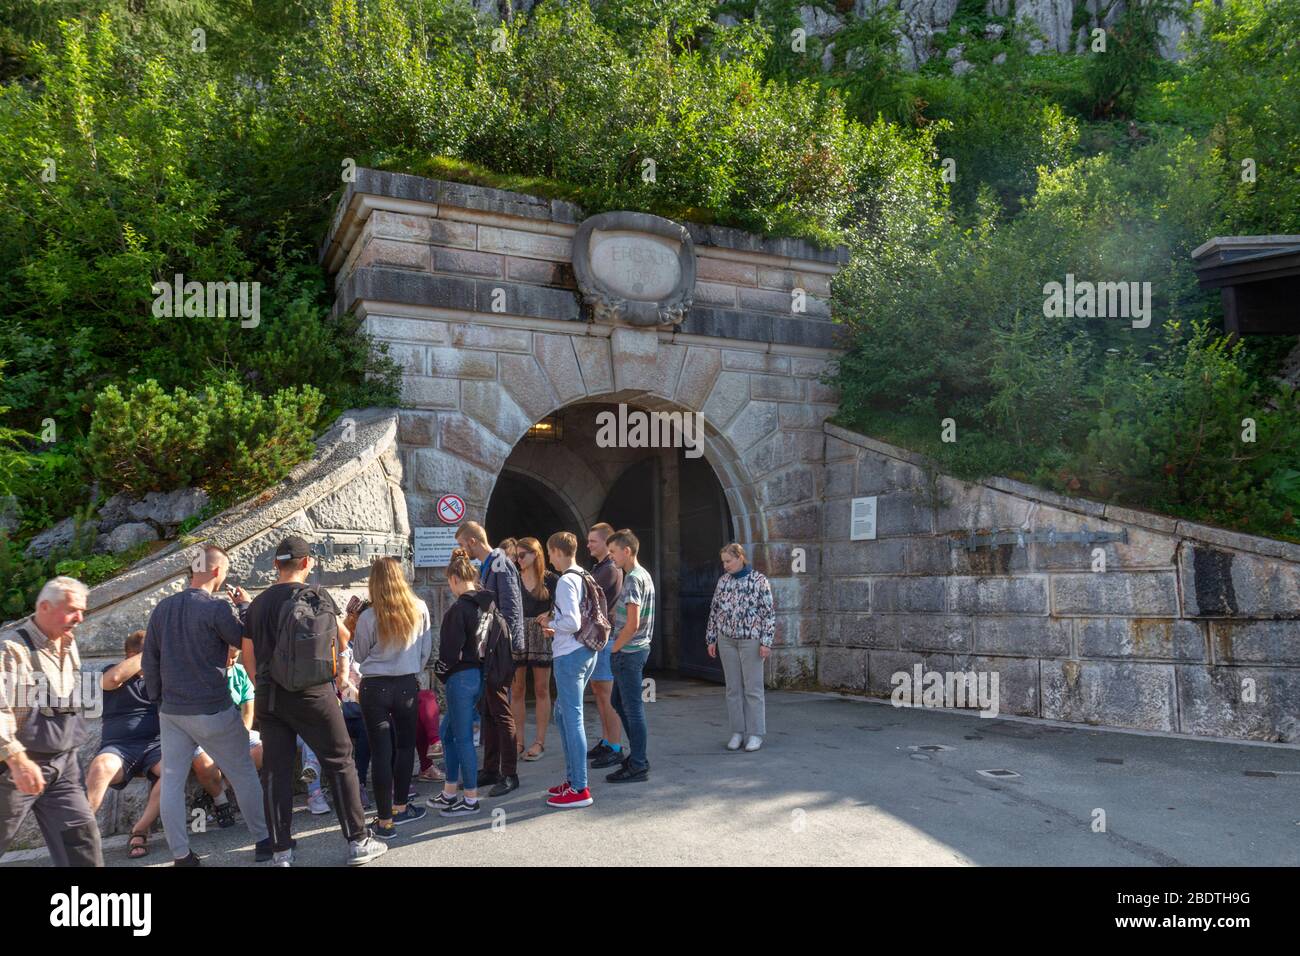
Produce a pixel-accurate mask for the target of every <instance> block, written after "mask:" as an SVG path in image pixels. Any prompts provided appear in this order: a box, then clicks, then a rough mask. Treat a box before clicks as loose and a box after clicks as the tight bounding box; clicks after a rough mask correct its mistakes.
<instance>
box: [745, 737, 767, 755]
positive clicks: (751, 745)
mask: <svg viewBox="0 0 1300 956" xmlns="http://www.w3.org/2000/svg"><path fill="white" fill-rule="evenodd" d="M761 746H763V738H762V737H755V736H751V737H750V738H749V739H748V740H746V741H745V752H746V753H753V752H754V751H755V750H757V749H758V748H759V747H761Z"/></svg>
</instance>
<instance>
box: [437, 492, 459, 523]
mask: <svg viewBox="0 0 1300 956" xmlns="http://www.w3.org/2000/svg"><path fill="white" fill-rule="evenodd" d="M464 517H465V502H464V501H463V500H462V499H461V498H460V497H459V496H457V495H443V496H442V497H441V498H439V499H438V519H439V520H440V521H442V523H443V524H459V523H460V520H461V519H462V518H464Z"/></svg>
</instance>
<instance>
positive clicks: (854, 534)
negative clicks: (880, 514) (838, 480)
mask: <svg viewBox="0 0 1300 956" xmlns="http://www.w3.org/2000/svg"><path fill="white" fill-rule="evenodd" d="M876 497H877V496H876V495H872V496H871V497H870V498H854V499H853V512H852V514H851V515H850V516H849V540H850V541H875V540H876Z"/></svg>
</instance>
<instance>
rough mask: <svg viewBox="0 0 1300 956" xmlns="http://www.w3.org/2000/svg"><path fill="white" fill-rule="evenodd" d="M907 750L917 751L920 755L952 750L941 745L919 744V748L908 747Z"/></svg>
mask: <svg viewBox="0 0 1300 956" xmlns="http://www.w3.org/2000/svg"><path fill="white" fill-rule="evenodd" d="M907 749H908V750H919V751H921V752H922V753H928V754H932V753H938V752H939V751H941V750H952V748H951V747H945V746H944V745H943V744H921V745H919V746H912V747H908V748H907Z"/></svg>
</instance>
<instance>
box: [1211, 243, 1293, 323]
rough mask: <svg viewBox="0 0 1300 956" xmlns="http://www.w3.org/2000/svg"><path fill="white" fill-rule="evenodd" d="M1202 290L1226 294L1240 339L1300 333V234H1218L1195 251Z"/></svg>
mask: <svg viewBox="0 0 1300 956" xmlns="http://www.w3.org/2000/svg"><path fill="white" fill-rule="evenodd" d="M1192 259H1194V260H1195V262H1196V267H1195V268H1196V275H1197V279H1198V280H1199V282H1200V284H1201V286H1202V288H1206V289H1219V290H1220V291H1221V293H1222V296H1223V327H1224V330H1225V331H1227V332H1235V333H1236V334H1238V335H1300V236H1216V237H1215V238H1214V239H1211V240H1210V241H1209V242H1207V243H1205V244H1204V245H1202V246H1200V247H1199V248H1197V249H1196V250H1195V251H1193V252H1192Z"/></svg>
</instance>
